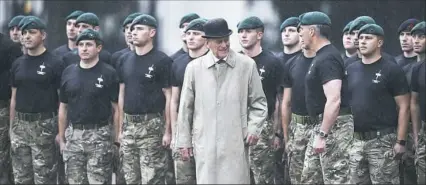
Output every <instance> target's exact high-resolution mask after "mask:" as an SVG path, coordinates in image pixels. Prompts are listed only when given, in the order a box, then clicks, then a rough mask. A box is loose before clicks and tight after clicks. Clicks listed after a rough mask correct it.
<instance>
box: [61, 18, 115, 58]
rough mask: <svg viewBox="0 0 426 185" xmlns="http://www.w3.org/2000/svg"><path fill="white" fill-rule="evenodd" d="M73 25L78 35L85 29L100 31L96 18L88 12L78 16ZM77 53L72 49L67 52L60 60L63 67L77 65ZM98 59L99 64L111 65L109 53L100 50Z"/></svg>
mask: <svg viewBox="0 0 426 185" xmlns="http://www.w3.org/2000/svg"><path fill="white" fill-rule="evenodd" d="M75 25H76V28H77V29H78V34H80V33H82V32H83V31H84V30H86V29H93V30H95V31H99V30H100V26H99V18H98V16H96V15H95V14H94V13H90V12H86V13H83V14H81V15H80V16H78V17H77V19H76V21H75ZM77 52H78V50H77V49H74V50H73V51H69V52H68V53H65V54H64V55H63V57H62V60H63V61H64V64H65V66H69V65H71V64H77V63H79V62H80V57H79V55H78V53H77ZM99 57H100V59H99V60H100V61H101V62H106V63H107V64H111V53H109V52H108V51H107V50H105V49H103V50H101V52H100V53H99Z"/></svg>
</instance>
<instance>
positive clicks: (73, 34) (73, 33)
mask: <svg viewBox="0 0 426 185" xmlns="http://www.w3.org/2000/svg"><path fill="white" fill-rule="evenodd" d="M66 31H67V37H68V39H69V40H73V41H75V40H76V39H77V28H76V25H75V19H69V20H68V21H67V26H66Z"/></svg>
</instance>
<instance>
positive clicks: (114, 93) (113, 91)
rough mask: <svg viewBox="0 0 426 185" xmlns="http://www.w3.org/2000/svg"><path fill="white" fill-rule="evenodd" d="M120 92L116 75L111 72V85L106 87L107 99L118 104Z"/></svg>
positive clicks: (114, 72)
mask: <svg viewBox="0 0 426 185" xmlns="http://www.w3.org/2000/svg"><path fill="white" fill-rule="evenodd" d="M119 90H120V85H119V80H118V75H117V73H116V71H115V70H112V71H111V84H110V85H109V87H108V92H109V98H110V100H111V101H112V102H115V103H117V102H118V93H119Z"/></svg>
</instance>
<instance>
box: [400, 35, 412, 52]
mask: <svg viewBox="0 0 426 185" xmlns="http://www.w3.org/2000/svg"><path fill="white" fill-rule="evenodd" d="M399 44H400V45H401V50H402V51H404V52H409V51H413V40H412V37H411V33H410V32H408V31H402V32H401V33H400V34H399Z"/></svg>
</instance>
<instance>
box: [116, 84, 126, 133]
mask: <svg viewBox="0 0 426 185" xmlns="http://www.w3.org/2000/svg"><path fill="white" fill-rule="evenodd" d="M124 87H125V85H124V83H120V90H119V93H118V112H117V114H118V133H117V137H119V136H120V134H121V133H122V130H121V129H122V128H123V121H124V110H123V105H124Z"/></svg>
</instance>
